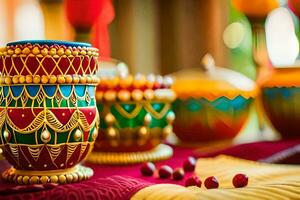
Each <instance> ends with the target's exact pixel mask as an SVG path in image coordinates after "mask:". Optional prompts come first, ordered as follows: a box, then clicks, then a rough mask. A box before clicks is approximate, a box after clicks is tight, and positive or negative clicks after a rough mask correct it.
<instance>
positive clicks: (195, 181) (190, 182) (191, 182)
mask: <svg viewBox="0 0 300 200" xmlns="http://www.w3.org/2000/svg"><path fill="white" fill-rule="evenodd" d="M201 185H202V181H201V180H200V179H199V178H198V177H197V176H191V177H189V178H188V179H186V180H185V187H188V186H197V187H201Z"/></svg>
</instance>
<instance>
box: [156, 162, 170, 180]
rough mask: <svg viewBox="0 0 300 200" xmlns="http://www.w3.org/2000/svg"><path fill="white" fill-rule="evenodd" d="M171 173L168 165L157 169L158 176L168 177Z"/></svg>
mask: <svg viewBox="0 0 300 200" xmlns="http://www.w3.org/2000/svg"><path fill="white" fill-rule="evenodd" d="M172 173H173V169H172V168H171V167H169V166H168V165H163V166H161V167H160V168H159V170H158V174H159V177H160V178H170V177H171V175H172Z"/></svg>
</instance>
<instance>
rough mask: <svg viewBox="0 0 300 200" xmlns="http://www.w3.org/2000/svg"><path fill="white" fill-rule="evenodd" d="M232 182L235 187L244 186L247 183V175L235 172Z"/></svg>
mask: <svg viewBox="0 0 300 200" xmlns="http://www.w3.org/2000/svg"><path fill="white" fill-rule="evenodd" d="M232 184H233V185H234V187H236V188H240V187H245V186H247V185H248V176H246V175H245V174H236V175H235V176H234V177H233V179H232Z"/></svg>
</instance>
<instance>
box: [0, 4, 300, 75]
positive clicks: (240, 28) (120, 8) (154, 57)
mask: <svg viewBox="0 0 300 200" xmlns="http://www.w3.org/2000/svg"><path fill="white" fill-rule="evenodd" d="M79 1H81V0H79ZM79 1H78V0H66V1H63V0H39V1H38V0H0V30H1V31H0V45H2V46H3V45H5V44H6V43H7V42H9V41H14V40H23V39H57V40H83V41H85V40H86V38H84V37H85V35H84V32H89V31H90V32H91V36H90V38H89V39H88V40H90V42H92V43H93V44H94V45H95V46H96V47H98V48H100V54H101V55H102V56H103V57H113V58H117V59H119V60H122V61H124V62H125V63H127V64H128V66H129V67H130V70H131V71H132V72H133V73H136V72H142V73H150V72H153V73H161V74H168V73H171V72H174V71H177V70H179V69H181V68H189V67H195V66H199V65H200V63H201V57H202V56H203V55H204V54H205V53H207V52H209V53H211V54H212V55H213V57H214V58H215V61H216V64H217V65H219V66H226V67H230V68H232V69H234V70H237V71H240V72H242V73H243V74H245V75H247V76H248V77H250V78H252V79H255V76H256V72H255V69H256V68H255V67H254V62H253V60H252V57H251V56H252V49H251V40H252V38H251V26H250V23H249V20H248V19H247V18H246V17H245V15H244V14H243V13H241V12H239V11H237V10H236V9H235V8H234V6H233V5H232V2H231V1H230V0H163V1H161V0H142V1H141V0H126V1H124V0H102V1H100V3H97V2H99V1H95V0H83V1H81V3H79V4H78V2H79ZM266 1H268V0H266ZM82 2H87V4H84V3H82ZM280 4H281V6H283V7H286V6H287V2H286V1H280ZM257 9H259V8H257ZM286 11H287V10H286ZM287 12H289V15H290V16H291V18H289V17H284V16H285V15H286V13H285V11H284V10H283V11H282V10H281V11H279V14H278V13H275V14H274V12H271V13H269V15H268V17H269V18H272V17H273V18H274V19H275V21H276V22H275V23H271V22H272V20H269V21H271V22H270V23H269V24H268V23H266V28H267V31H266V32H267V36H266V38H267V39H266V40H267V42H268V50H269V54H270V48H271V52H272V48H273V52H275V53H273V54H276V51H278V49H279V50H281V51H282V49H284V45H288V43H289V42H288V40H289V39H290V38H291V37H289V36H288V34H289V33H290V34H295V33H296V35H297V36H299V31H298V30H299V28H298V26H299V23H298V20H297V18H296V17H295V16H294V15H293V14H292V12H290V11H287ZM272 14H273V15H274V16H272ZM278 16H279V17H278ZM281 16H283V17H281ZM278 20H279V21H278ZM291 20H292V26H288V27H287V28H286V26H284V25H286V24H290V23H291V22H290V21H291ZM273 21H274V20H273ZM83 23H84V25H83V27H82V24H83ZM85 26H88V27H85ZM78 27H79V28H78ZM75 30H76V31H78V30H79V32H80V31H82V30H83V33H82V34H81V35H80V34H78V35H76V34H75ZM86 30H87V31H86ZM268 30H271V31H269V32H273V33H274V32H275V33H278V34H277V35H278V37H276V38H275V37H273V40H272V36H268ZM281 32H282V33H281ZM274 38H275V39H274ZM278 45H279V47H278ZM280 45H281V46H280ZM298 45H299V44H298ZM297 48H299V47H298V46H297ZM289 49H290V48H289ZM270 59H271V60H272V55H270ZM273 60H274V59H273Z"/></svg>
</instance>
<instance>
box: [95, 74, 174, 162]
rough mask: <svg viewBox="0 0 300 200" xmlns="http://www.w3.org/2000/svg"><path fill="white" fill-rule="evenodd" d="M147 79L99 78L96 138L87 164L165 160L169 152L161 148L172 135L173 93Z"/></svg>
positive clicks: (153, 79)
mask: <svg viewBox="0 0 300 200" xmlns="http://www.w3.org/2000/svg"><path fill="white" fill-rule="evenodd" d="M157 79H160V80H163V78H162V77H161V76H157V77H155V76H154V75H150V76H149V77H148V79H147V78H146V77H145V76H144V75H142V74H138V75H137V76H136V77H133V76H132V75H125V76H112V77H101V83H100V84H99V86H98V88H97V93H96V98H97V102H98V104H97V106H98V110H99V114H100V119H101V123H100V129H99V137H98V138H97V141H96V143H95V149H94V152H93V153H92V154H91V155H90V156H89V161H91V162H94V163H100V164H132V163H139V162H145V161H149V160H152V161H155V160H161V159H166V158H168V157H170V156H171V155H172V149H171V148H170V147H169V146H167V145H165V144H162V142H163V141H164V140H165V139H166V137H167V135H168V134H169V133H171V132H172V123H173V121H174V118H175V116H174V113H173V111H172V109H171V102H172V101H173V100H174V98H175V94H174V92H173V91H172V90H171V89H170V88H169V87H170V86H169V85H168V86H166V85H164V86H163V84H162V83H159V81H156V80H157Z"/></svg>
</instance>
